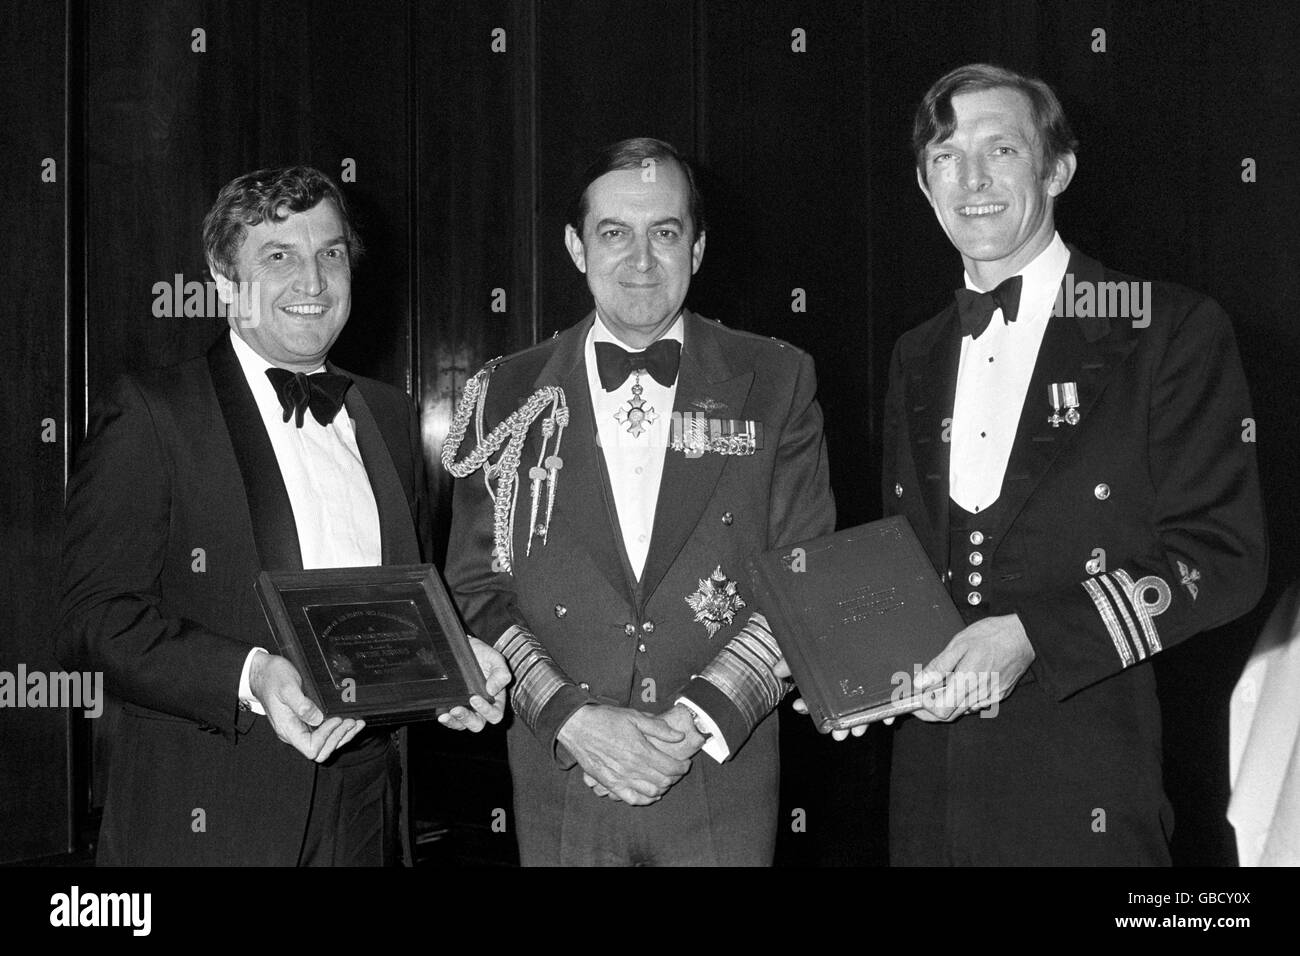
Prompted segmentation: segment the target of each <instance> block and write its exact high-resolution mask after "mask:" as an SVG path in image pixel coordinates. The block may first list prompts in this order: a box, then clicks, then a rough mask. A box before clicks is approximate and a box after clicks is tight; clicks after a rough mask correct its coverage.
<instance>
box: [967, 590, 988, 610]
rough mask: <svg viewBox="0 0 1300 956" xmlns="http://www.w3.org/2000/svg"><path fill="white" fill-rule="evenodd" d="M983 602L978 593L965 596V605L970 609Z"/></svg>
mask: <svg viewBox="0 0 1300 956" xmlns="http://www.w3.org/2000/svg"><path fill="white" fill-rule="evenodd" d="M983 600H984V598H983V597H981V596H980V593H979V591H971V593H970V594H968V595H966V603H967V604H969V605H970V606H971V607H974V606H975V605H976V604H979V603H980V601H983Z"/></svg>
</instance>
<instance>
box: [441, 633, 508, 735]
mask: <svg viewBox="0 0 1300 956" xmlns="http://www.w3.org/2000/svg"><path fill="white" fill-rule="evenodd" d="M469 646H470V647H471V648H473V649H474V657H475V658H477V659H478V666H479V669H480V670H482V671H483V679H484V683H486V684H487V692H488V695H489V697H490V698H491V699H490V700H484V699H483V698H482V697H480V696H479V695H478V694H475V695H474V696H473V697H471V698H470V699H469V705H470V707H472V708H474V709H473V710H472V711H471V710H468V709H466V708H465V707H453V708H452V709H451V710H449V711H448V712H447V713H445V714H440V715H439V717H438V723H440V724H442V725H443V726H444V727H450V728H451V729H452V730H468V731H471V732H472V733H478V732H479V731H480V730H482V729H483V728H484V727H485V726H487V725H488V724H499V723H501V717H502V716H503V715H504V714H505V710H506V697H505V694H502V693H501V692H502V691H503V690H505V689H506V685H507V684H509V683H510V668H509V667H507V666H506V659H505V658H504V657H502V656H501V655H500V654H499V653H497V651H496V650H495V649H493V648H492V647H490V646H488V645H487V644H484V643H483V642H482V641H480V640H479V639H478V638H477V637H474V636H473V635H470V639H469Z"/></svg>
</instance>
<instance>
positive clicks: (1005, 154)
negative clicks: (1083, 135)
mask: <svg viewBox="0 0 1300 956" xmlns="http://www.w3.org/2000/svg"><path fill="white" fill-rule="evenodd" d="M952 110H953V115H954V118H955V119H956V126H955V128H954V129H953V133H952V135H951V136H950V137H948V139H946V140H944V141H942V142H933V143H930V144H929V145H927V146H926V148H925V176H922V175H921V173H920V171H919V170H918V172H917V179H918V181H919V183H920V186H921V191H922V192H923V193H925V197H926V199H927V200H929V202H930V205H931V206H932V207H933V208H934V213H935V216H936V217H938V219H939V225H941V226H942V227H943V231H944V232H945V233H946V234H947V236H948V239H949V241H951V242H952V244H953V245H954V246H956V247H957V250H958V251H959V252H960V253H961V256H962V262H963V263H964V264H965V266H966V271H967V272H968V273H969V274H970V276H971V278H972V279H974V280H975V282H977V283H978V284H979V285H980V286H981V287H982V288H985V289H989V288H993V287H994V286H996V285H997V284H998V283H999V282H1001V281H1002V280H1003V279H1004V278H1006V277H1008V276H1012V275H1015V274H1016V273H1017V272H1019V271H1020V270H1021V269H1023V268H1024V267H1025V266H1026V265H1028V264H1029V263H1030V262H1032V261H1033V259H1034V257H1035V256H1037V255H1038V254H1039V253H1040V252H1042V251H1043V250H1044V249H1045V248H1047V246H1048V244H1049V243H1051V241H1052V236H1053V234H1054V232H1055V230H1056V226H1055V224H1054V222H1053V218H1052V207H1053V205H1054V203H1055V201H1056V197H1057V196H1059V195H1060V194H1061V193H1063V192H1064V191H1065V187H1066V186H1068V185H1069V183H1070V177H1071V176H1073V175H1074V168H1075V159H1074V154H1073V153H1065V154H1063V155H1062V156H1061V157H1060V158H1059V159H1058V160H1057V161H1056V163H1055V164H1054V168H1053V169H1051V170H1050V171H1049V174H1048V175H1047V176H1046V177H1044V176H1043V149H1042V143H1041V142H1040V140H1039V137H1038V133H1037V131H1036V130H1035V127H1034V120H1033V113H1032V111H1031V109H1030V105H1029V100H1028V98H1027V97H1025V95H1024V94H1022V93H1021V92H1020V91H1018V90H1014V89H1011V88H1009V87H994V88H993V89H988V90H974V91H971V92H967V93H959V94H957V95H956V96H954V97H953V98H952Z"/></svg>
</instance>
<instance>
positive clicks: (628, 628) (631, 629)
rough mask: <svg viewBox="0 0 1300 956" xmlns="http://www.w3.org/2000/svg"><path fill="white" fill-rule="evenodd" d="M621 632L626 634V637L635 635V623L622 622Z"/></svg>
mask: <svg viewBox="0 0 1300 956" xmlns="http://www.w3.org/2000/svg"><path fill="white" fill-rule="evenodd" d="M623 633H624V634H626V635H627V636H628V637H634V636H636V625H635V624H633V623H631V622H628V623H627V624H624V625H623Z"/></svg>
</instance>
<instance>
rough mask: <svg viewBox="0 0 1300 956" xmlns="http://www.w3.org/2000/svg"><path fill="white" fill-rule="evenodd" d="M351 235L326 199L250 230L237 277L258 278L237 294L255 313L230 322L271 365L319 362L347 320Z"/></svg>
mask: <svg viewBox="0 0 1300 956" xmlns="http://www.w3.org/2000/svg"><path fill="white" fill-rule="evenodd" d="M346 235H347V231H346V229H345V228H344V226H343V220H342V218H341V217H340V216H339V212H338V209H337V207H336V206H335V205H334V203H333V202H331V201H330V200H328V199H325V200H322V201H321V202H319V203H317V204H316V205H315V206H313V207H312V208H311V209H308V210H306V211H305V212H295V213H290V214H289V215H288V217H286V218H285V219H284V220H282V221H280V222H263V223H259V224H258V225H256V226H249V227H247V229H246V230H245V233H244V240H243V242H242V243H241V244H240V246H239V253H238V255H237V256H236V259H235V266H236V276H237V277H238V279H239V281H241V282H244V283H253V286H252V289H253V293H252V294H251V296H250V295H248V294H247V293H245V294H244V295H243V296H238V297H237V298H244V299H245V300H246V301H250V302H251V306H252V315H251V316H239V317H236V316H231V319H230V326H231V328H233V329H234V330H235V333H236V334H237V335H239V336H241V337H242V338H243V339H244V341H245V342H247V343H248V344H249V345H251V346H252V347H253V349H254V350H255V351H256V352H257V354H258V355H260V356H262V358H264V359H266V360H267V361H268V362H270V363H271V364H272V365H278V366H279V367H280V368H287V369H290V370H291V371H295V372H310V371H313V370H314V369H317V368H319V367H320V366H321V364H322V363H323V362H324V361H325V356H326V355H328V354H329V350H330V347H331V346H332V345H333V344H334V340H335V339H337V338H338V337H339V333H340V332H342V331H343V326H344V325H346V324H347V321H348V312H349V311H350V310H351V308H352V270H351V266H350V265H349V264H348V247H347V240H346V238H345V237H346ZM213 271H214V274H215V273H216V270H215V269H214V270H213ZM217 281H218V283H219V284H220V285H226V283H222V281H221V278H220V277H218V279H217ZM223 297H224V295H223Z"/></svg>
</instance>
